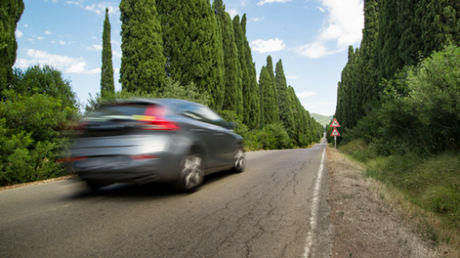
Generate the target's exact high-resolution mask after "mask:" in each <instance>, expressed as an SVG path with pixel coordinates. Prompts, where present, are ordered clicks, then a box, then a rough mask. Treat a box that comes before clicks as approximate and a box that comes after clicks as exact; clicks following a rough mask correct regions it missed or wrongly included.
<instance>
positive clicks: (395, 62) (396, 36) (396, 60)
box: [378, 0, 404, 79]
mask: <svg viewBox="0 0 460 258" xmlns="http://www.w3.org/2000/svg"><path fill="white" fill-rule="evenodd" d="M379 10H381V12H382V13H381V15H380V22H379V25H380V28H379V36H378V42H379V43H378V44H379V51H380V52H379V65H380V78H386V79H393V75H394V73H395V72H396V71H397V70H398V69H401V68H402V67H403V66H404V62H403V60H402V59H401V57H400V54H399V51H398V48H399V40H400V38H401V31H400V30H399V29H400V28H399V24H398V2H397V0H385V1H382V2H381V3H380V6H379Z"/></svg>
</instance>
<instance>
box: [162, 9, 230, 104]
mask: <svg viewBox="0 0 460 258" xmlns="http://www.w3.org/2000/svg"><path fill="white" fill-rule="evenodd" d="M157 6H158V12H159V13H160V16H161V26H162V31H163V42H164V54H165V56H166V58H167V63H166V73H167V76H169V77H171V78H172V79H173V80H175V81H179V82H180V83H181V84H182V85H187V84H189V83H191V82H194V83H195V84H196V86H197V87H198V89H199V90H200V91H202V92H204V91H206V92H208V93H209V94H210V95H211V96H212V99H211V100H210V103H209V105H210V107H212V108H214V109H221V108H222V104H223V90H224V71H223V70H222V69H223V67H224V66H223V65H222V64H221V62H223V60H224V59H223V57H222V55H223V53H222V52H223V51H222V42H221V38H219V36H218V35H219V33H220V32H218V30H219V28H218V24H217V20H216V17H215V15H214V14H213V11H212V8H211V4H210V3H209V1H207V0H157Z"/></svg>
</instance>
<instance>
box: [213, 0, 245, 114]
mask: <svg viewBox="0 0 460 258" xmlns="http://www.w3.org/2000/svg"><path fill="white" fill-rule="evenodd" d="M213 10H214V13H215V14H216V17H217V23H218V24H219V27H220V31H221V33H222V48H223V54H224V69H225V72H224V74H225V77H224V81H225V84H224V100H223V106H222V109H224V110H230V111H234V112H235V113H236V114H237V115H238V116H241V117H242V116H243V92H242V84H241V76H240V63H239V59H238V49H237V47H236V44H235V37H234V35H233V24H232V19H231V18H230V15H229V14H228V13H227V12H225V6H224V5H223V3H222V0H214V2H213Z"/></svg>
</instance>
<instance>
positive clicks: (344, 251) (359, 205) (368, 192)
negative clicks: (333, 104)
mask: <svg viewBox="0 0 460 258" xmlns="http://www.w3.org/2000/svg"><path fill="white" fill-rule="evenodd" d="M327 156H328V169H329V199H328V203H329V205H330V207H331V213H330V215H329V219H330V223H331V225H332V227H333V236H332V243H333V246H332V257H334V258H335V257H347V258H348V257H353V258H354V257H371V258H373V257H386V258H389V257H405V258H406V257H417V258H418V257H444V256H443V255H442V256H440V255H439V251H437V250H435V248H434V247H433V244H430V242H429V241H426V240H424V239H422V237H421V236H420V235H419V233H417V232H416V230H413V227H412V226H411V225H410V222H409V221H407V220H406V219H404V218H403V217H404V216H402V214H401V212H400V211H399V210H398V209H397V207H394V205H391V204H389V202H387V200H386V196H385V193H384V192H383V191H380V186H379V184H378V183H377V182H375V181H374V180H372V179H365V178H364V177H363V176H362V172H363V171H364V168H362V167H361V166H359V165H358V164H356V163H353V162H351V161H350V160H348V159H347V158H346V157H345V156H344V155H342V154H341V153H340V152H338V151H337V150H335V149H332V148H327Z"/></svg>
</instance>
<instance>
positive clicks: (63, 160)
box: [56, 157, 86, 163]
mask: <svg viewBox="0 0 460 258" xmlns="http://www.w3.org/2000/svg"><path fill="white" fill-rule="evenodd" d="M85 159H86V157H73V158H65V159H58V160H57V161H56V163H63V162H73V161H80V160H85Z"/></svg>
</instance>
